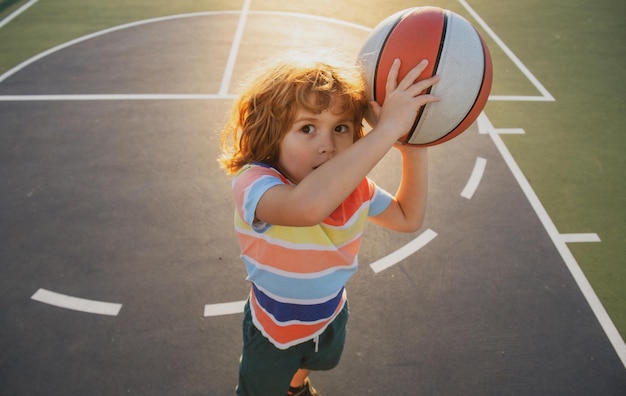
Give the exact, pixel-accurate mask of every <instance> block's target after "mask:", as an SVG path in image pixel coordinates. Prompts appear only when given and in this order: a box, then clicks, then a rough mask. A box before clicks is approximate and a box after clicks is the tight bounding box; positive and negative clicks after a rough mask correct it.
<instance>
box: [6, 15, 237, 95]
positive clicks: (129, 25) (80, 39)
mask: <svg viewBox="0 0 626 396" xmlns="http://www.w3.org/2000/svg"><path fill="white" fill-rule="evenodd" d="M238 13H239V11H205V12H193V13H188V14H178V15H168V16H164V17H158V18H151V19H145V20H142V21H135V22H131V23H127V24H124V25H119V26H114V27H111V28H108V29H104V30H100V31H98V32H94V33H91V34H88V35H86V36H82V37H78V38H76V39H74V40H70V41H68V42H65V43H63V44H60V45H57V46H56V47H52V48H50V49H48V50H46V51H43V52H40V53H39V54H37V55H35V56H33V57H32V58H29V59H26V60H25V61H24V62H22V63H20V64H19V65H16V66H15V67H13V68H11V69H9V70H7V71H6V72H5V73H4V74H2V75H0V83H1V82H2V81H4V80H6V79H7V78H9V77H10V76H12V75H13V74H15V73H17V72H18V71H20V70H22V69H23V68H25V67H26V66H28V65H30V64H32V63H35V62H37V61H38V60H40V59H42V58H45V57H46V56H48V55H50V54H53V53H55V52H57V51H60V50H62V49H65V48H67V47H70V46H72V45H74V44H78V43H81V42H83V41H87V40H90V39H92V38H95V37H99V36H104V35H105V34H109V33H113V32H117V31H119V30H124V29H129V28H132V27H135V26H141V25H146V24H149V23H156V22H163V21H169V20H173V19H181V18H194V17H198V16H213V15H227V14H238Z"/></svg>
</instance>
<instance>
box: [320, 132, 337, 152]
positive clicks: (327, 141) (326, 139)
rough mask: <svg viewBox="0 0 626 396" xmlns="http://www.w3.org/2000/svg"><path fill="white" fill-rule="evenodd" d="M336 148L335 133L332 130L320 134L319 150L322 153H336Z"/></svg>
mask: <svg viewBox="0 0 626 396" xmlns="http://www.w3.org/2000/svg"><path fill="white" fill-rule="evenodd" d="M335 150H336V145H335V135H334V134H333V133H332V132H327V133H322V134H320V142H319V146H318V152H319V153H320V154H327V155H329V154H334V153H335Z"/></svg>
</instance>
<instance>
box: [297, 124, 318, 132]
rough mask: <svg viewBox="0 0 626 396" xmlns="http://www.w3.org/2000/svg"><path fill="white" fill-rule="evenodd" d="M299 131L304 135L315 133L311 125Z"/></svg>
mask: <svg viewBox="0 0 626 396" xmlns="http://www.w3.org/2000/svg"><path fill="white" fill-rule="evenodd" d="M300 130H301V131H302V132H304V133H306V134H311V133H313V132H315V127H314V126H313V125H305V126H303V127H302V128H300Z"/></svg>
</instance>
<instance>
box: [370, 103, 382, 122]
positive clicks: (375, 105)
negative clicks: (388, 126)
mask: <svg viewBox="0 0 626 396" xmlns="http://www.w3.org/2000/svg"><path fill="white" fill-rule="evenodd" d="M370 107H371V108H372V112H373V113H374V117H375V118H376V121H378V119H379V118H380V110H381V106H380V105H379V104H378V102H376V101H375V100H372V101H371V102H370Z"/></svg>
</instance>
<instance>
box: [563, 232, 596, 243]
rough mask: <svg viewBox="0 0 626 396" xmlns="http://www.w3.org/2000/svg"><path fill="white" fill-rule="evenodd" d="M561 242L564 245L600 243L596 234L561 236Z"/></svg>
mask: <svg viewBox="0 0 626 396" xmlns="http://www.w3.org/2000/svg"><path fill="white" fill-rule="evenodd" d="M561 240H563V242H565V243H581V242H602V240H601V239H600V237H599V236H598V234H595V233H593V234H592V233H587V234H561Z"/></svg>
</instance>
